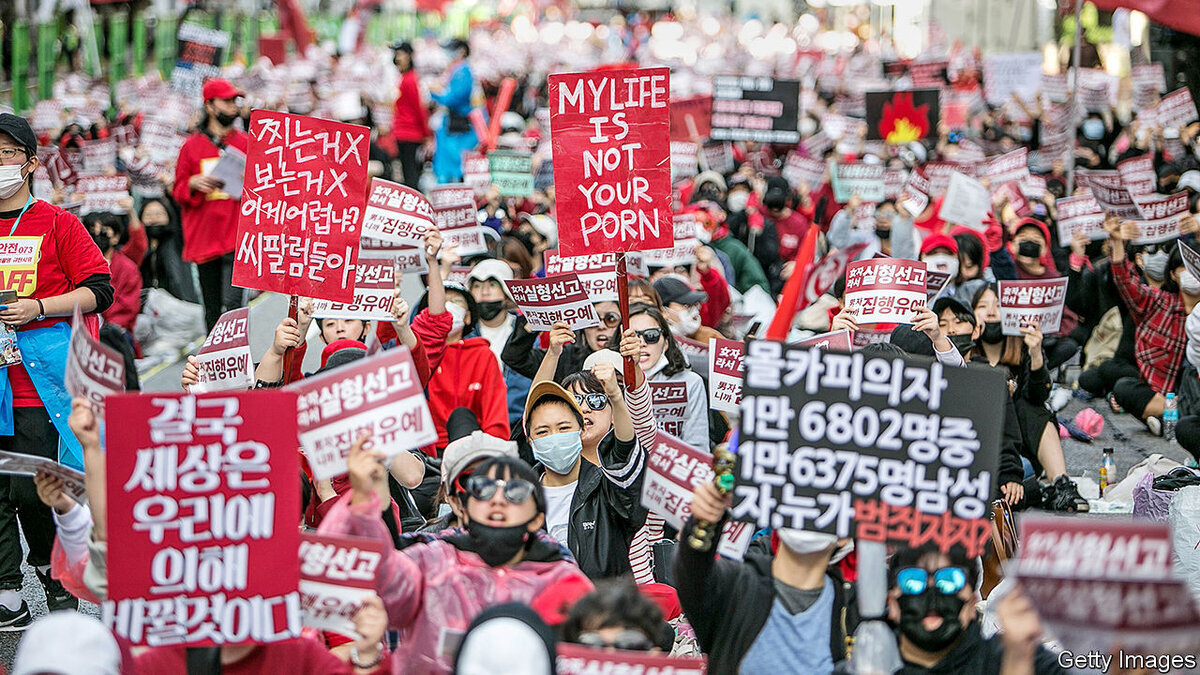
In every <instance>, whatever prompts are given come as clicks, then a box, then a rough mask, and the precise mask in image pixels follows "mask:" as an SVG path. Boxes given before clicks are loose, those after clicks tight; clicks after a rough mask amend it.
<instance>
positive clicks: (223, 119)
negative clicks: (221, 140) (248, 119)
mask: <svg viewBox="0 0 1200 675" xmlns="http://www.w3.org/2000/svg"><path fill="white" fill-rule="evenodd" d="M237 118H238V116H237V115H230V114H228V113H217V124H220V125H221V126H223V127H231V126H233V122H234V120H236V119H237Z"/></svg>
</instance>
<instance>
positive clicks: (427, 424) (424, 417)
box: [288, 347, 437, 480]
mask: <svg viewBox="0 0 1200 675" xmlns="http://www.w3.org/2000/svg"><path fill="white" fill-rule="evenodd" d="M288 390H289V391H294V392H295V393H296V394H297V399H296V410H297V411H298V416H297V419H298V422H299V425H300V446H301V447H302V448H304V454H305V456H306V457H307V458H308V463H309V465H310V466H311V467H312V471H313V479H314V480H324V479H326V478H333V477H334V476H340V475H342V474H344V473H346V471H347V468H346V458H347V457H348V456H349V455H350V445H351V444H353V443H354V441H356V440H357V439H358V436H359V435H360V434H363V433H367V434H369V436H370V440H369V441H368V442H367V447H368V448H371V449H377V450H379V451H381V452H383V453H384V454H385V455H386V456H387V457H388V458H391V457H395V456H396V455H398V454H400V453H402V452H404V451H406V450H412V449H414V448H419V447H421V446H423V445H427V444H429V443H433V442H434V441H436V440H437V429H435V428H434V426H433V418H432V417H431V416H430V414H429V405H428V404H427V403H426V401H425V395H424V393H423V392H422V387H421V382H420V380H419V379H418V378H417V369H416V367H415V366H414V365H413V360H412V354H410V353H409V352H408V349H406V348H404V347H398V348H396V349H389V350H387V351H385V352H382V353H380V354H378V355H376V356H373V357H371V358H369V359H363V360H360V361H356V362H354V363H353V364H349V365H345V366H342V367H340V368H337V369H335V370H331V371H329V372H327V373H322V374H320V375H317V376H316V377H310V378H306V379H304V380H302V381H300V382H297V383H296V384H293V385H291V386H289V387H288Z"/></svg>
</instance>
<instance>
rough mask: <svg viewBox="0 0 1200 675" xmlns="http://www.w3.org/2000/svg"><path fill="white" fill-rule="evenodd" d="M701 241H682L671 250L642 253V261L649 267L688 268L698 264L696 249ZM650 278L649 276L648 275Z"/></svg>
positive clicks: (694, 239)
mask: <svg viewBox="0 0 1200 675" xmlns="http://www.w3.org/2000/svg"><path fill="white" fill-rule="evenodd" d="M699 245H700V240H699V239H696V238H695V237H692V238H691V239H681V240H679V241H677V242H675V245H674V246H672V247H671V248H664V249H655V250H653V251H642V260H644V261H645V263H646V266H647V267H648V268H649V267H686V266H687V265H692V264H695V262H696V247H697V246H699ZM647 276H648V275H647Z"/></svg>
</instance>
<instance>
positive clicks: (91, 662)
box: [12, 612, 121, 675]
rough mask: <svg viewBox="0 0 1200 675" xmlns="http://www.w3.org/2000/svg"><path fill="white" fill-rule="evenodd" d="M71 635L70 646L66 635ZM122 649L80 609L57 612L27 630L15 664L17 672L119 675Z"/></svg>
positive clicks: (19, 674)
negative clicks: (79, 611)
mask: <svg viewBox="0 0 1200 675" xmlns="http://www.w3.org/2000/svg"><path fill="white" fill-rule="evenodd" d="M65 636H70V638H69V639H70V643H71V646H70V648H67V649H64V648H63V638H64V637H65ZM120 668H121V649H120V647H118V646H117V641H116V639H115V638H113V635H112V633H111V632H109V630H108V629H107V628H105V627H104V625H103V624H101V623H100V622H99V621H97V620H96V619H94V618H92V617H90V616H87V615H84V614H80V613H78V612H54V613H52V614H50V615H49V616H46V617H43V618H41V619H38V620H37V621H35V622H34V624H33V625H32V626H30V627H29V628H28V629H27V630H26V631H25V636H24V637H23V638H21V644H20V647H19V648H18V649H17V658H16V661H15V662H14V663H13V669H12V672H13V675H35V674H36V673H56V674H57V675H117V673H118V672H120Z"/></svg>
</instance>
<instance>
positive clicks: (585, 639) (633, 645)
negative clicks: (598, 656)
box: [579, 630, 654, 652]
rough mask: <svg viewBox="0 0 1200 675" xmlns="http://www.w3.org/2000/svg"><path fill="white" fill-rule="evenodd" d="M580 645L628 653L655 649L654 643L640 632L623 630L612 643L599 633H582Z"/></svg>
mask: <svg viewBox="0 0 1200 675" xmlns="http://www.w3.org/2000/svg"><path fill="white" fill-rule="evenodd" d="M579 644H581V645H584V646H585V647H591V648H593V649H619V650H621V651H627V652H645V651H649V650H650V649H651V648H652V647H654V643H652V642H650V640H649V639H648V638H647V637H646V636H645V635H644V634H643V633H642V632H641V631H639V630H623V631H621V632H620V633H617V637H616V638H614V639H613V641H612V642H609V641H608V640H605V639H604V637H603V636H601V635H600V634H599V633H592V632H588V633H580V634H579Z"/></svg>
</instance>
